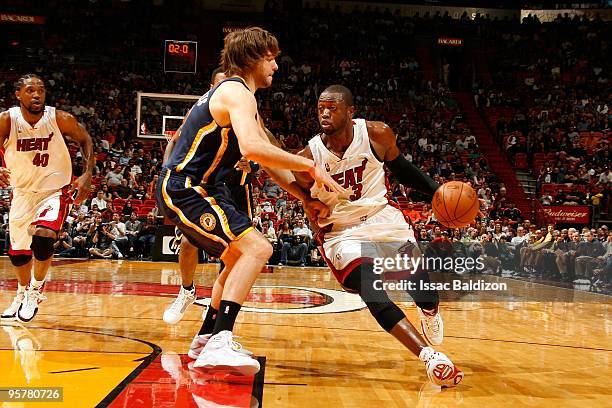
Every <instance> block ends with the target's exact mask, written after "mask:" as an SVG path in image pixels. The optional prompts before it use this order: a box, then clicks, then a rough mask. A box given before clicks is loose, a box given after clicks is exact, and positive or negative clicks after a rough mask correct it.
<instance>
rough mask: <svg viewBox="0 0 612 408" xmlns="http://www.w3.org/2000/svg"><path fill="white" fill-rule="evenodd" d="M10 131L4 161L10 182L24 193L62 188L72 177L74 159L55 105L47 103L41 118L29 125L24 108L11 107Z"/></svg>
mask: <svg viewBox="0 0 612 408" xmlns="http://www.w3.org/2000/svg"><path fill="white" fill-rule="evenodd" d="M9 114H10V117H11V131H10V134H9V138H8V139H7V140H6V141H5V142H4V161H5V162H6V166H7V167H8V168H9V169H11V177H10V180H11V185H12V186H13V187H15V189H17V190H21V191H24V192H42V191H50V190H60V189H61V188H62V187H64V186H66V185H67V184H69V183H70V180H71V178H72V159H71V158H70V153H69V152H68V147H67V146H66V142H65V141H64V138H63V136H62V133H61V131H60V129H59V126H58V125H57V121H56V119H55V108H54V107H51V106H45V110H44V112H43V116H42V118H40V120H39V121H38V122H37V123H36V124H35V125H34V126H32V125H30V124H29V123H28V122H27V121H26V120H25V119H24V117H23V115H22V113H21V108H20V107H19V106H15V107H12V108H10V109H9Z"/></svg>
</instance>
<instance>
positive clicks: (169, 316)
mask: <svg viewBox="0 0 612 408" xmlns="http://www.w3.org/2000/svg"><path fill="white" fill-rule="evenodd" d="M195 300H196V291H195V286H194V288H193V290H191V291H189V290H185V288H184V287H183V286H181V290H180V291H179V294H178V296H177V297H176V299H174V302H172V304H171V305H170V306H168V307H167V308H166V310H165V311H164V322H166V323H168V324H176V323H178V322H179V321H180V320H181V319H182V318H183V315H184V314H185V310H187V308H188V307H189V306H190V305H191V304H192V303H193V302H195Z"/></svg>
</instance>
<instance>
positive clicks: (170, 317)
mask: <svg viewBox="0 0 612 408" xmlns="http://www.w3.org/2000/svg"><path fill="white" fill-rule="evenodd" d="M179 233H180V231H177V236H178V234H179ZM181 235H182V236H181V246H180V248H179V269H180V271H181V288H180V289H179V294H178V296H177V297H176V299H174V301H173V302H172V303H171V304H170V305H169V306H168V307H167V308H166V310H165V311H164V316H163V320H164V322H166V323H168V324H176V323H178V322H179V321H180V320H181V319H182V318H183V315H184V314H185V311H186V310H187V308H188V307H189V306H190V305H191V304H193V302H195V300H196V290H195V286H194V284H193V276H194V274H195V270H196V268H197V266H198V248H197V247H195V246H194V245H192V244H191V242H189V240H188V239H187V237H186V236H185V235H183V234H182V233H181Z"/></svg>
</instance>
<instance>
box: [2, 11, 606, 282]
mask: <svg viewBox="0 0 612 408" xmlns="http://www.w3.org/2000/svg"><path fill="white" fill-rule="evenodd" d="M286 13H291V12H290V11H286ZM107 17H108V16H107ZM286 17H287V15H286V14H282V13H268V14H267V15H266V17H264V18H265V19H267V20H264V21H263V23H262V24H263V25H265V26H269V27H270V28H271V30H272V31H274V32H275V33H277V34H278V35H279V37H280V41H281V48H282V49H283V52H282V54H281V56H280V57H279V59H278V62H279V66H280V69H279V71H278V72H277V73H276V75H275V79H274V84H273V86H272V87H271V88H270V89H266V90H262V91H260V92H258V94H257V97H258V103H259V109H260V112H261V113H262V117H263V118H264V119H265V122H266V125H267V127H268V128H269V129H271V130H272V131H273V133H275V134H276V135H277V137H278V138H279V139H280V141H281V143H282V145H283V146H284V148H285V149H287V150H289V151H296V150H299V149H300V148H302V147H303V146H304V145H305V144H306V143H307V140H308V139H309V138H310V137H312V135H314V134H316V133H317V132H318V129H319V127H318V123H317V114H316V100H317V97H318V94H319V93H320V92H321V91H322V90H323V89H324V88H325V87H326V86H327V85H330V84H333V83H341V84H344V85H346V86H347V87H349V88H350V89H351V90H352V91H353V93H354V94H355V101H356V109H357V114H356V116H357V117H362V118H365V119H367V120H382V121H385V122H386V123H387V124H389V125H390V126H391V127H392V128H393V130H394V131H395V133H396V134H397V137H398V146H399V148H400V150H401V153H402V154H403V155H404V156H405V157H406V158H407V159H408V160H410V161H412V162H413V163H415V164H416V165H417V166H419V167H420V168H421V169H423V171H425V172H427V173H428V174H429V175H430V176H431V177H432V178H434V179H435V180H436V181H437V182H439V183H443V182H445V181H449V180H462V181H465V182H468V183H470V184H471V185H472V186H473V187H474V188H475V190H476V191H477V192H478V195H479V197H480V198H482V199H483V200H484V205H483V210H486V212H487V214H488V216H487V218H485V219H483V220H479V222H482V223H484V224H479V225H477V226H476V228H472V229H469V230H462V231H454V232H453V233H452V234H453V236H452V239H454V240H468V239H471V238H470V237H474V238H475V239H476V240H478V241H482V242H488V241H487V240H488V238H487V237H488V236H489V235H491V236H494V235H495V229H496V228H497V227H496V226H497V225H500V226H501V228H502V230H503V232H504V235H505V236H508V237H509V239H513V238H515V235H518V230H519V229H520V228H521V226H523V228H527V229H528V231H529V235H528V236H529V237H536V236H537V230H536V231H532V230H531V227H532V226H531V225H527V226H526V227H525V223H528V221H526V218H530V217H529V214H521V213H520V211H519V210H518V209H517V208H515V205H514V203H513V202H512V199H511V197H507V195H506V188H505V186H504V185H503V184H502V183H500V182H499V181H498V179H497V177H496V176H495V174H493V173H492V172H491V171H490V169H489V165H488V163H487V159H486V157H483V156H482V155H481V154H480V152H479V150H478V143H477V140H476V138H475V136H474V134H473V133H472V132H471V130H470V129H469V127H468V126H467V125H466V124H465V121H464V119H465V118H464V116H463V114H462V112H461V111H460V110H459V108H458V104H457V102H456V101H455V99H454V98H453V94H452V92H451V91H450V90H449V88H448V85H447V83H446V82H445V81H440V82H436V81H431V80H425V78H424V76H423V72H422V67H421V65H420V63H419V59H418V56H417V53H416V44H415V42H414V41H415V40H414V39H415V37H416V36H417V35H420V34H424V33H428V34H436V33H441V32H443V31H444V32H445V33H446V34H449V32H452V33H460V34H465V35H478V36H481V37H482V38H483V39H486V40H489V41H496V40H500V39H501V40H504V41H499V44H500V45H499V50H498V53H499V55H503V56H505V58H508V59H509V61H503V60H502V59H500V60H499V61H500V63H499V64H498V65H496V66H495V65H493V66H492V67H491V70H492V72H493V79H494V82H493V84H487V86H476V87H475V95H476V96H475V101H476V103H477V104H478V105H479V106H480V107H484V108H490V107H497V108H512V109H513V116H512V117H511V118H510V120H508V121H506V122H503V121H501V122H498V123H496V125H497V126H498V131H499V134H500V135H502V136H506V135H507V134H510V135H512V134H514V135H515V136H516V139H517V142H516V143H514V144H513V145H512V146H511V147H510V154H511V155H514V154H516V153H520V152H522V150H525V151H526V152H527V153H529V154H530V155H531V156H530V160H531V161H533V158H534V157H535V154H537V153H546V154H551V152H555V151H556V146H559V145H560V146H565V147H566V149H565V150H564V151H563V152H561V151H560V152H558V153H555V157H554V158H552V157H551V159H550V162H549V163H545V165H544V166H542V168H543V169H548V168H550V169H551V170H550V172H547V173H546V174H544V175H543V176H542V182H543V183H545V182H547V180H548V179H550V180H551V182H553V181H552V180H553V179H554V180H555V181H564V182H565V181H567V180H570V179H572V177H575V179H577V181H580V180H584V181H585V182H586V183H587V184H588V185H589V186H592V185H600V186H605V187H609V183H610V181H611V180H610V178H611V177H612V176H611V175H610V172H609V170H606V169H604V165H603V164H607V163H608V162H609V148H608V145H607V140H606V139H605V138H603V139H600V140H598V141H597V143H596V144H595V145H593V146H591V149H590V150H589V149H584V148H582V149H581V148H580V146H581V145H580V143H578V145H577V144H576V143H575V142H576V140H578V138H577V137H576V135H575V134H574V133H576V132H577V133H578V135H580V132H581V131H602V132H603V131H604V130H607V129H609V121H610V116H609V114H608V110H607V109H608V106H609V93H605V92H604V90H605V89H609V88H607V86H608V81H607V79H608V78H607V75H608V74H609V70H608V65H606V64H609V59H606V58H605V56H606V55H607V54H605V52H604V51H605V46H606V41H605V38H606V33H608V32H609V26H608V25H606V24H602V23H601V22H599V21H595V22H591V23H580V22H573V21H572V22H567V21H565V22H557V23H556V24H558V25H557V26H554V25H553V26H550V25H546V27H547V28H546V29H545V28H544V26H543V25H539V24H537V23H536V22H531V21H527V22H525V24H519V23H518V21H512V20H508V19H505V20H497V19H490V18H488V17H485V16H478V17H477V18H476V19H470V18H468V17H467V15H464V16H462V17H461V18H460V19H458V20H453V19H451V18H450V16H448V15H440V14H434V15H430V14H429V13H427V14H425V15H423V16H420V15H416V16H413V17H406V16H401V15H399V13H392V12H390V11H388V10H383V11H375V10H374V9H370V8H359V7H357V8H355V9H354V10H353V11H352V12H349V13H348V14H343V13H341V12H340V11H339V10H325V12H323V11H322V10H321V8H320V6H318V5H316V4H315V5H313V6H307V7H305V8H303V9H300V11H299V13H297V14H295V15H291V16H290V17H291V19H290V21H291V26H289V25H288V24H287V18H286ZM338 21H343V23H342V24H341V25H339V24H338V23H337V22H338ZM96 24H97V23H96ZM585 26H586V29H585V28H583V27H585ZM95 27H98V26H97V25H96V26H95ZM56 29H59V28H57V27H56ZM98 29H100V27H98ZM566 29H567V30H568V32H569V34H566V33H565V31H564V30H566ZM445 30H446V31H445ZM449 30H450V31H449ZM93 31H96V30H95V29H94V30H93ZM290 32H291V35H289V33H290ZM153 34H154V35H157V36H160V35H161V33H159V32H156V33H153ZM83 35H87V34H83ZM134 35H135V34H134ZM134 35H130V34H129V33H128V35H127V37H125V38H129V40H125V39H120V38H116V37H111V38H110V39H109V41H117V44H121V42H122V41H128V42H132V43H134V42H136V41H138V38H137V37H138V35H136V37H134ZM555 35H559V36H561V37H559V38H558V39H557V40H556V41H558V46H559V47H558V48H559V49H560V50H563V53H561V54H560V55H556V54H554V53H555V52H556V51H555V50H556V49H557V47H556V46H553V45H550V46H546V47H544V49H545V50H546V52H544V53H539V54H538V53H537V52H536V49H537V47H538V45H537V44H543V43H546V42H547V41H549V40H550V36H555ZM49 38H57V35H56V36H55V37H54V36H49ZM60 38H61V37H60ZM534 38H535V39H537V42H536V41H533V39H534ZM573 38H577V40H576V41H575V42H573ZM587 40H588V41H587ZM532 43H533V44H532ZM554 44H557V43H554ZM593 44H598V45H597V46H595V45H593ZM123 45H125V44H123ZM128 45H129V44H128ZM132 45H133V44H132ZM585 46H586V47H587V48H584V47H585ZM597 47H599V48H597ZM525 49H527V50H529V52H525ZM112 50H116V47H115V48H113V47H109V48H108V49H106V48H105V47H101V48H100V50H99V52H100V58H101V59H108V58H111V60H112V55H111V54H109V53H110V52H111V51H112ZM105 52H106V54H105ZM33 54H35V56H37V57H38V58H33V59H32V60H31V61H27V62H25V63H23V64H22V66H20V67H19V70H11V69H7V68H6V65H5V66H3V67H0V70H1V71H3V72H5V73H8V75H6V76H5V77H6V78H9V79H7V80H6V81H3V82H0V106H1V107H4V108H8V107H10V106H12V105H13V104H14V102H15V101H14V96H13V88H12V81H13V80H14V79H16V77H17V76H18V74H21V73H22V72H25V70H27V71H33V72H36V73H38V74H40V75H41V76H42V77H43V78H44V79H45V80H46V84H47V89H48V104H51V105H54V106H57V107H58V108H60V109H63V110H66V111H68V112H71V113H72V114H74V115H75V116H76V117H77V118H78V119H79V121H80V122H82V123H83V124H84V125H85V127H86V128H87V129H88V131H89V133H90V134H91V135H92V137H93V139H94V145H95V151H96V159H97V162H96V166H95V169H94V186H95V188H94V191H93V192H92V196H91V198H90V200H88V201H87V202H85V203H84V204H83V205H82V206H81V207H80V208H75V209H74V211H73V213H72V214H71V215H70V217H69V218H68V220H67V224H66V228H65V230H64V232H62V234H61V237H60V241H59V242H58V245H57V253H58V254H61V255H62V256H91V257H99V258H113V257H114V258H122V257H130V258H143V259H147V258H150V256H151V246H152V244H153V239H154V238H153V237H154V235H155V229H156V227H157V224H158V222H159V219H158V218H157V216H158V214H157V208H156V207H155V203H154V201H153V200H152V199H153V188H154V186H155V183H156V181H157V177H158V174H159V170H160V167H161V160H162V157H163V148H164V147H165V143H162V142H156V143H148V142H146V143H145V142H143V141H142V140H141V139H137V138H135V135H136V133H137V132H136V131H137V129H136V123H135V121H134V117H135V116H136V112H135V109H136V101H135V93H136V92H137V91H142V92H158V93H178V94H191V95H199V94H202V93H204V92H205V91H206V90H207V89H208V87H209V84H208V82H209V81H208V79H209V78H208V73H209V72H210V69H211V68H214V67H212V66H211V67H208V68H209V69H208V70H200V71H198V73H197V74H195V75H189V76H187V75H175V74H165V73H163V71H162V70H161V69H159V68H156V69H151V65H150V64H149V65H147V63H146V61H147V58H146V57H145V56H143V61H145V62H143V63H142V64H138V63H134V62H133V60H129V62H128V60H127V59H126V61H125V63H123V62H122V60H121V58H117V59H115V60H113V61H114V63H113V64H112V65H108V64H107V65H104V66H103V67H102V66H98V65H96V64H93V65H86V64H85V65H79V64H75V63H74V61H72V62H71V63H68V64H67V63H66V61H67V60H66V58H65V56H63V55H62V54H61V53H60V52H58V51H57V50H56V49H51V48H45V47H41V48H40V50H34V51H33ZM553 54H554V55H553ZM524 55H525V56H526V57H525V59H524V61H526V66H525V67H522V68H521V69H523V71H525V72H527V73H531V74H532V75H531V76H528V77H524V78H522V81H523V82H522V83H521V84H522V85H521V86H516V84H517V82H511V80H514V79H516V77H515V76H513V74H512V72H513V70H516V69H517V68H518V67H517V66H516V62H517V61H518V58H521V60H522V57H523V56H524ZM587 55H588V56H589V58H588V59H587V58H585V56H587ZM591 56H593V57H592V58H591ZM32 61H33V62H32ZM38 61H44V63H42V62H38ZM559 67H560V68H559ZM573 67H577V68H573ZM557 68H559V69H560V70H561V71H560V74H559V72H558V71H559V69H557ZM568 70H570V71H571V72H572V74H571V75H570V76H569V79H570V81H567V80H566V79H567V77H568V76H567V75H565V73H566V71H568ZM572 75H574V76H572ZM564 78H565V79H564ZM562 80H563V81H562ZM523 106H524V110H522V108H521V107H523ZM173 109H174V110H176V108H175V107H173V105H171V104H169V103H168V104H164V103H163V101H157V102H156V103H153V104H149V105H147V107H146V113H147V115H148V117H150V118H152V119H151V123H150V124H149V125H148V126H149V128H150V129H149V130H148V131H153V130H155V129H156V127H158V126H159V123H160V121H161V120H160V118H161V114H162V113H165V114H182V113H184V112H180V111H179V112H176V111H173ZM183 110H184V109H183ZM574 127H575V132H572V129H574ZM517 131H518V132H521V133H520V135H519V134H516V133H513V132H517ZM153 133H155V132H153ZM553 136H554V137H553ZM555 137H557V139H555ZM521 138H525V140H528V141H529V142H525V143H524V145H521V141H520V139H521ZM515 144H516V146H515ZM521 146H522V147H521ZM531 146H533V148H532V147H531ZM528 148H529V149H530V150H528ZM71 151H72V153H73V155H72V157H73V169H74V173H75V175H78V174H79V172H80V169H81V167H82V165H81V164H82V163H81V157H80V155H79V153H78V152H77V150H76V149H75V148H74V147H72V148H71ZM581 166H585V167H584V169H585V170H581ZM589 166H590V167H589ZM587 167H588V168H587ZM547 171H548V170H547ZM253 180H254V188H253V191H254V197H255V200H256V207H255V213H256V216H255V218H254V220H253V223H254V225H255V226H256V227H257V228H258V229H260V230H261V231H262V233H264V235H265V236H266V237H267V238H268V239H269V240H270V241H271V242H273V243H274V244H275V248H276V249H277V250H276V251H275V255H274V258H273V260H272V262H274V263H281V264H295V265H306V264H309V265H322V264H323V261H322V259H321V256H320V254H319V253H318V251H317V250H316V246H315V244H314V240H313V231H312V228H311V226H310V225H309V221H308V219H306V218H305V217H304V215H303V213H304V211H303V208H302V207H301V204H300V203H299V202H298V201H295V200H292V199H291V198H290V197H287V195H286V193H284V192H283V191H281V190H280V188H279V187H278V186H277V185H275V184H274V183H273V181H272V180H270V179H268V178H266V176H265V174H264V173H261V172H260V173H258V174H256V175H254V177H253ZM573 180H574V179H572V181H573ZM3 194H4V196H2V200H3V201H2V206H1V207H0V213H2V214H3V215H4V217H5V227H4V228H5V231H6V213H7V210H8V206H9V204H8V193H7V192H3ZM389 194H390V197H392V198H393V199H394V200H396V201H397V202H398V203H399V204H401V205H402V207H403V209H404V212H405V213H406V214H407V215H409V216H410V218H411V219H412V221H413V223H414V224H415V230H416V231H417V234H416V235H417V236H418V237H420V238H421V239H422V240H424V241H426V240H430V241H431V240H435V239H438V238H440V239H442V238H444V233H445V231H444V228H441V227H440V225H439V224H438V223H437V221H436V220H435V217H434V216H433V214H432V213H431V210H430V209H429V206H428V204H427V203H428V202H429V199H430V198H429V197H426V196H423V195H420V194H419V192H416V191H411V190H410V189H409V188H406V187H405V186H402V185H399V184H397V183H396V182H393V180H391V188H390V192H389ZM587 194H590V195H589V197H588V199H589V200H591V202H593V199H594V197H596V194H598V193H596V194H591V190H589V191H588V192H587ZM605 194H606V193H605V191H603V192H602V195H601V196H600V198H599V199H600V200H601V202H603V201H604V199H603V195H605ZM565 198H566V199H571V197H569V198H568V197H565ZM554 199H555V200H556V199H558V197H555V198H554ZM413 201H414V203H413ZM491 228H493V229H492V230H491V231H489V230H490V229H491ZM448 234H449V232H446V235H447V236H448ZM483 237H484V238H483ZM448 238H449V239H451V236H448ZM498 238H499V237H498ZM498 238H496V239H498ZM530 239H531V238H530ZM603 239H604V241H605V240H606V239H607V238H605V237H603ZM492 242H493V241H492ZM487 245H488V244H487ZM485 247H486V245H485ZM529 259H531V257H530V258H529ZM530 262H531V261H530ZM527 265H530V264H527ZM597 269H598V268H597V267H595V268H593V270H597ZM604 269H605V268H604ZM597 276H598V279H600V278H601V279H600V280H602V279H603V280H602V282H604V281H605V282H609V278H606V279H607V280H606V279H604V277H605V276H608V277H609V274H608V275H605V274H603V275H601V276H600V274H597Z"/></svg>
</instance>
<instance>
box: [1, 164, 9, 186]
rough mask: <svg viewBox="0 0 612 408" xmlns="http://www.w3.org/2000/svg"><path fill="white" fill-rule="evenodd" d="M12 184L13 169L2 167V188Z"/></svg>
mask: <svg viewBox="0 0 612 408" xmlns="http://www.w3.org/2000/svg"><path fill="white" fill-rule="evenodd" d="M10 185H11V171H10V170H9V169H7V168H6V167H0V188H7V187H8V186H10Z"/></svg>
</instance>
